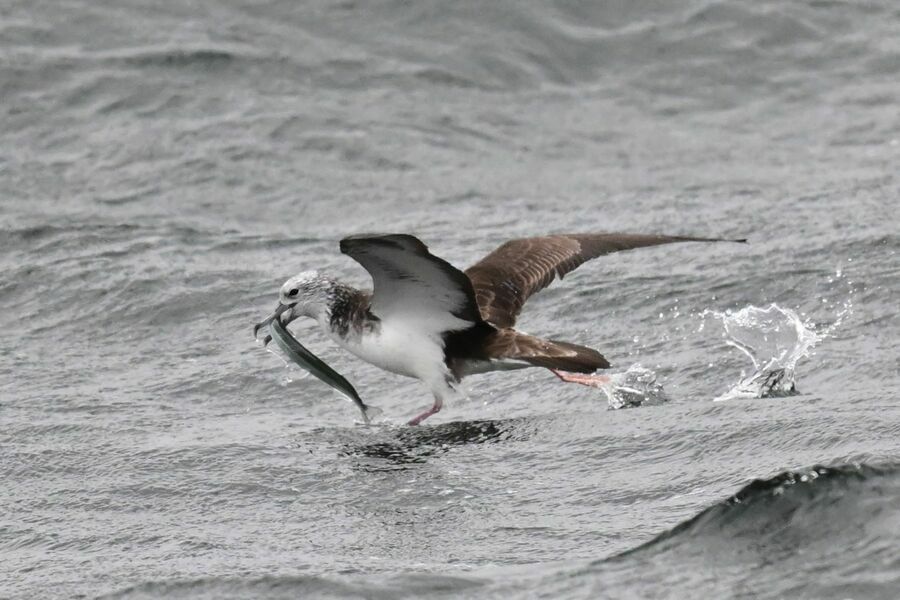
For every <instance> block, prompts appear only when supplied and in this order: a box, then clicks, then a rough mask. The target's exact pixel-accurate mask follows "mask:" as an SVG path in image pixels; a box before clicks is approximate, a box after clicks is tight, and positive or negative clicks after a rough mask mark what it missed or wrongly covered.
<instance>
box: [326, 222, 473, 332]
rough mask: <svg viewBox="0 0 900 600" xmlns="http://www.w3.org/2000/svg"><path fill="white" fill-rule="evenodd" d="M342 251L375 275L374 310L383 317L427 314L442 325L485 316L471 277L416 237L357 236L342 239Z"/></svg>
mask: <svg viewBox="0 0 900 600" xmlns="http://www.w3.org/2000/svg"><path fill="white" fill-rule="evenodd" d="M341 252H343V253H344V254H346V255H347V256H349V257H351V258H352V259H353V260H355V261H356V262H358V263H359V264H361V265H362V266H363V267H364V268H365V269H366V271H368V272H369V274H371V275H372V280H373V281H374V286H375V288H374V292H373V294H372V307H371V310H372V313H373V314H374V315H375V316H377V317H378V318H380V319H390V318H392V317H395V316H396V317H402V318H404V319H410V320H415V319H424V320H426V321H428V322H429V324H430V325H431V326H433V327H436V328H439V329H440V328H443V329H451V328H457V329H458V328H460V326H461V325H462V326H465V325H464V324H463V323H462V321H469V322H477V321H480V320H481V317H480V315H479V312H478V305H477V304H476V302H475V290H474V289H473V288H472V282H471V281H469V278H468V277H466V275H465V273H463V272H462V271H460V270H459V269H457V268H456V267H454V266H453V265H451V264H450V263H448V262H447V261H445V260H444V259H442V258H438V257H437V256H434V255H433V254H431V253H430V252H429V251H428V247H427V246H425V244H423V243H422V242H421V241H420V240H419V239H418V238H416V237H413V236H411V235H406V234H392V235H357V236H351V237H348V238H344V239H343V240H341Z"/></svg>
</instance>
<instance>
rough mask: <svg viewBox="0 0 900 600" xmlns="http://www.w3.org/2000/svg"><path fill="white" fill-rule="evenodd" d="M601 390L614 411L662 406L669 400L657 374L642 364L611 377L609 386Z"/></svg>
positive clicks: (632, 366)
mask: <svg viewBox="0 0 900 600" xmlns="http://www.w3.org/2000/svg"><path fill="white" fill-rule="evenodd" d="M601 389H602V390H603V392H604V393H605V394H606V398H607V400H608V401H609V407H610V408H611V409H614V410H618V409H620V408H634V407H637V406H644V405H652V404H662V403H663V402H668V400H669V396H668V394H666V391H665V390H664V389H663V386H662V384H661V383H659V382H658V381H657V380H656V373H654V372H653V371H651V370H650V369H646V368H644V367H642V366H641V365H640V364H634V365H631V366H630V367H628V370H627V371H625V372H624V373H614V374H613V375H610V383H609V385H605V386H603V387H602V388H601Z"/></svg>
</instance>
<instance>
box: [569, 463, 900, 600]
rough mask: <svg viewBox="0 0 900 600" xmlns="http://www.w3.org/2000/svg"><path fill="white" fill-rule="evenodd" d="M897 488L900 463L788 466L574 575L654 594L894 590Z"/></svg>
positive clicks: (898, 571)
mask: <svg viewBox="0 0 900 600" xmlns="http://www.w3.org/2000/svg"><path fill="white" fill-rule="evenodd" d="M898 497H900V464H894V463H888V464H883V465H869V464H852V463H851V464H841V465H837V466H814V467H811V468H807V469H801V470H796V471H794V470H792V471H785V472H783V473H779V474H778V475H775V476H774V477H771V478H768V479H758V480H754V481H752V482H751V483H749V484H747V485H746V486H744V487H743V488H742V489H741V490H740V491H738V492H737V493H736V494H734V495H733V496H731V497H729V498H728V499H726V500H725V501H723V502H720V503H718V504H715V505H713V506H711V507H709V508H707V509H706V510H704V511H702V512H701V513H700V514H698V515H696V516H695V517H693V518H691V519H689V520H688V521H685V522H683V523H681V524H679V525H677V526H676V527H674V528H673V529H671V530H669V531H666V532H665V533H662V534H661V535H659V536H657V537H656V538H654V539H652V540H650V541H649V542H647V543H645V544H643V545H641V546H638V547H637V548H634V549H631V550H628V551H625V552H623V553H621V554H617V555H615V556H612V557H610V558H607V559H603V560H600V561H596V562H594V563H592V564H591V565H590V566H589V567H588V568H587V569H585V570H583V571H581V572H580V573H579V576H581V577H582V578H583V579H582V584H586V583H585V580H584V578H586V579H587V580H589V581H591V582H592V585H596V584H597V583H598V582H600V581H602V582H603V583H604V585H615V586H621V587H623V588H625V589H629V590H631V593H635V590H640V592H638V595H642V594H647V595H654V596H656V597H682V595H683V594H685V593H687V590H691V589H694V590H698V589H699V590H704V593H705V594H708V593H712V592H715V593H726V594H728V595H729V596H730V597H753V598H758V597H759V598H762V597H772V598H778V597H795V598H796V597H801V598H822V597H853V596H857V597H867V598H869V597H875V598H880V597H892V596H890V595H889V593H890V590H896V589H898V588H897V587H895V586H896V585H897V584H898V583H900V560H898V557H897V554H896V548H898V547H900V530H898V528H897V526H896V524H897V523H898V522H900V504H898V503H897V498H898Z"/></svg>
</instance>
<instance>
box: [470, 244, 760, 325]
mask: <svg viewBox="0 0 900 600" xmlns="http://www.w3.org/2000/svg"><path fill="white" fill-rule="evenodd" d="M723 241H733V242H744V241H746V240H723V239H717V238H698V237H682V236H672V235H641V234H629V233H596V234H590V233H587V234H585V233H576V234H564V235H549V236H545V237H534V238H525V239H519V240H510V241H508V242H506V243H505V244H503V245H502V246H500V247H499V248H497V249H496V250H494V251H493V252H491V253H490V254H488V255H487V256H485V257H484V258H483V259H481V260H480V261H479V262H478V263H477V264H475V265H473V266H471V267H469V268H468V269H467V270H466V275H468V276H469V279H470V280H472V286H473V287H474V288H475V298H476V300H477V302H478V308H479V310H480V311H481V317H482V318H483V319H484V320H485V321H487V322H489V323H491V324H493V325H494V326H495V327H500V328H505V327H512V326H513V325H514V324H515V322H516V318H517V317H518V316H519V313H520V312H521V311H522V306H524V305H525V301H526V300H528V298H529V296H531V295H532V294H534V293H535V292H538V291H540V290H542V289H544V288H545V287H547V286H548V285H550V283H551V282H552V281H553V280H554V279H556V278H557V277H559V278H560V279H561V278H562V277H563V276H564V275H565V274H566V273H569V272H570V271H573V270H574V269H575V268H577V267H578V266H579V265H581V264H583V263H584V262H586V261H588V260H591V259H592V258H597V257H598V256H602V255H604V254H610V253H612V252H619V251H621V250H631V249H632V248H641V247H644V246H657V245H659V244H671V243H673V242H723Z"/></svg>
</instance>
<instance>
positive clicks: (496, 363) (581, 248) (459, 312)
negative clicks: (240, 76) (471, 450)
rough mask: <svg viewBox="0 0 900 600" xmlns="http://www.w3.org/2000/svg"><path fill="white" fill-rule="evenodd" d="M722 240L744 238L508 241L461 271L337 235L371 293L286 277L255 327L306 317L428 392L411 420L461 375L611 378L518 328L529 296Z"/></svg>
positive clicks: (558, 344) (315, 277) (602, 364)
mask: <svg viewBox="0 0 900 600" xmlns="http://www.w3.org/2000/svg"><path fill="white" fill-rule="evenodd" d="M722 241H732V242H744V241H746V240H724V239H719V238H699V237H682V236H669V235H641V234H627V233H595V234H591V233H587V234H582V233H576V234H563V235H548V236H542V237H532V238H524V239H516V240H510V241H508V242H506V243H505V244H503V245H501V246H500V247H499V248H497V249H496V250H494V251H493V252H491V253H490V254H488V255H487V256H485V257H484V258H483V259H481V260H480V261H478V262H477V263H476V264H475V265H473V266H471V267H469V268H468V269H466V270H465V271H461V270H459V269H457V268H456V267H454V266H453V265H451V264H450V263H449V262H447V261H446V260H444V259H442V258H439V257H437V256H435V255H433V254H431V252H429V251H428V248H427V246H425V244H424V243H422V242H421V241H420V240H419V239H418V238H416V237H414V236H412V235H408V234H388V235H356V236H351V237H347V238H344V239H343V240H341V242H340V249H341V252H343V253H344V254H346V255H348V256H349V257H351V258H353V259H354V260H355V261H357V262H358V263H359V264H361V265H362V266H363V268H365V269H366V271H368V272H369V274H370V275H371V276H372V280H373V284H374V285H373V290H372V291H371V292H369V291H362V290H358V289H356V288H354V287H351V286H348V285H345V284H343V283H340V282H338V281H335V280H333V279H331V278H329V277H327V276H325V275H322V274H321V273H319V272H318V271H305V272H303V273H300V274H299V275H296V276H294V277H291V278H290V279H288V280H287V281H286V282H285V283H284V285H283V286H282V287H281V291H280V293H279V305H278V307H277V308H276V311H275V313H274V314H273V315H272V316H271V317H269V318H268V319H266V321H264V322H263V323H260V324H259V325H257V328H259V327H260V326H261V325H263V324H265V323H267V322H271V321H272V320H274V319H279V321H280V323H281V324H282V325H284V326H287V325H288V324H289V323H290V322H291V321H293V320H295V319H298V318H300V317H310V318H312V319H314V320H315V321H317V322H318V324H319V325H320V327H321V328H322V330H323V331H324V332H325V333H326V335H327V336H328V337H329V338H331V339H332V340H333V341H334V342H336V343H337V344H338V345H339V346H341V347H342V348H344V349H346V350H347V351H349V352H350V353H352V354H354V355H356V356H357V357H359V358H361V359H363V360H365V361H367V362H369V363H371V364H373V365H375V366H377V367H380V368H382V369H384V370H386V371H390V372H391V373H396V374H398V375H404V376H407V377H414V378H416V379H419V380H421V381H422V382H424V383H425V385H427V386H428V387H429V388H430V389H431V392H432V394H433V395H434V404H433V405H432V406H431V407H430V408H429V409H428V410H426V411H424V412H423V413H421V414H419V415H418V416H416V417H414V418H413V419H412V420H410V421H409V424H410V425H418V424H419V423H421V422H422V421H424V420H425V419H427V418H428V417H430V416H431V415H433V414H435V413H436V412H438V411H440V410H441V408H442V406H443V404H444V401H445V400H447V399H449V398H450V397H452V396H453V394H455V393H456V390H457V384H458V383H459V382H460V380H462V378H463V377H466V376H468V375H474V374H478V373H488V372H491V371H504V370H512V369H522V368H527V367H543V368H546V369H549V370H550V371H551V372H553V373H554V374H555V375H556V376H557V377H559V378H560V379H561V380H562V381H566V382H572V383H580V384H584V385H599V384H602V383H604V382H607V381H609V378H608V377H606V376H604V375H600V374H596V373H595V371H597V370H598V369H607V368H609V366H610V365H609V363H608V362H607V360H606V358H604V357H603V355H601V354H600V353H599V352H598V351H596V350H594V349H593V348H588V347H586V346H581V345H578V344H573V343H570V342H563V341H557V340H548V339H542V338H539V337H535V336H532V335H528V334H526V333H523V332H520V331H517V330H516V329H515V324H516V318H517V317H518V316H519V314H520V313H521V311H522V307H523V306H524V305H525V302H526V301H527V300H528V298H529V297H531V296H532V295H533V294H535V293H536V292H538V291H540V290H542V289H544V288H545V287H547V286H548V285H550V283H551V282H553V280H554V279H556V278H560V279H561V278H562V277H563V276H564V275H566V274H567V273H569V272H570V271H572V270H574V269H575V268H576V267H578V266H579V265H581V264H583V263H584V262H586V261H588V260H591V259H593V258H597V257H598V256H602V255H604V254H610V253H612V252H619V251H622V250H631V249H633V248H641V247H644V246H657V245H660V244H670V243H674V242H722ZM364 415H365V413H364Z"/></svg>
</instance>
